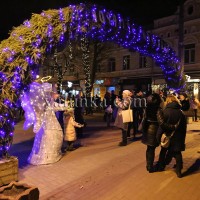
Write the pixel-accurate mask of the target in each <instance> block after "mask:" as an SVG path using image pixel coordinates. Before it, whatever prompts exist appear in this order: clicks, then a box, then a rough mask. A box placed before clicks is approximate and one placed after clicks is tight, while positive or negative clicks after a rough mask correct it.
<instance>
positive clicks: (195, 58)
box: [43, 0, 200, 97]
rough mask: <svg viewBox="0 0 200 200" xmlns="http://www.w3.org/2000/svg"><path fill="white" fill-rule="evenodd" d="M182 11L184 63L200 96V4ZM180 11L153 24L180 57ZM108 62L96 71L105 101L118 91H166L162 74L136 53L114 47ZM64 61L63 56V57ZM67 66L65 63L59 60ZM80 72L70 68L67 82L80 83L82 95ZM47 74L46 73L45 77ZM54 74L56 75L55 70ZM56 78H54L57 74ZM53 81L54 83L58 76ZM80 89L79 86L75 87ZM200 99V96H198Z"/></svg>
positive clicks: (197, 0) (193, 0)
mask: <svg viewBox="0 0 200 200" xmlns="http://www.w3.org/2000/svg"><path fill="white" fill-rule="evenodd" d="M183 7H184V9H183V11H184V12H183V16H184V17H183V19H182V20H183V27H184V28H183V36H184V37H183V44H182V45H183V57H184V58H183V60H184V65H183V67H184V72H185V74H186V76H187V78H188V79H187V80H188V89H189V90H190V92H191V93H195V94H198V88H199V85H200V81H199V79H200V12H199V10H200V0H187V1H186V2H185V3H184V6H183ZM179 27H180V17H179V8H178V9H177V11H176V12H175V13H174V14H173V15H171V16H167V17H164V18H160V19H157V20H154V25H153V28H152V29H151V30H149V32H150V33H153V34H155V35H158V36H159V37H160V38H162V39H163V40H164V41H165V42H167V43H168V44H169V45H170V46H171V47H172V48H173V49H174V50H175V51H176V52H177V55H178V47H179V41H180V40H179V37H180V29H179ZM112 47H113V48H111V49H110V50H109V52H108V53H107V56H106V58H105V59H104V60H103V61H102V62H101V63H100V64H99V67H98V69H96V76H95V82H94V85H93V86H94V89H93V95H96V94H98V95H99V96H101V97H103V95H104V94H105V92H106V91H108V90H110V91H111V90H115V91H116V93H117V94H118V93H120V91H122V90H124V89H130V90H142V91H145V92H147V91H152V90H153V91H156V90H164V89H166V88H167V85H166V82H165V80H164V77H163V73H162V70H161V68H160V67H159V66H157V65H156V64H155V62H154V60H152V58H150V57H145V56H143V55H141V54H140V53H138V52H137V51H131V50H128V49H124V48H122V47H119V46H118V45H117V44H112ZM61 57H62V56H61ZM60 60H61V64H60V65H62V66H65V63H62V62H65V61H64V59H62V58H61V59H60ZM77 66H79V67H78V68H77V67H75V68H72V69H70V68H68V69H67V73H65V76H64V77H63V78H64V80H70V81H72V82H73V81H77V80H78V81H79V82H80V87H78V88H79V90H80V91H84V72H83V70H81V69H80V65H77ZM49 70H50V68H49V69H48V72H47V70H46V69H45V67H44V68H43V76H44V75H47V74H49V73H50V72H49ZM44 72H45V73H44ZM51 73H54V71H53V70H52V71H51ZM54 75H55V74H54ZM53 77H55V78H53V79H52V81H55V80H54V79H56V76H53ZM76 87H77V85H76ZM198 95H199V94H198Z"/></svg>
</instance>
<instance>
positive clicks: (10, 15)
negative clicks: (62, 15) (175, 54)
mask: <svg viewBox="0 0 200 200" xmlns="http://www.w3.org/2000/svg"><path fill="white" fill-rule="evenodd" d="M179 1H181V0H89V1H84V0H82V1H80V0H74V1H73V0H70V1H68V0H5V1H1V3H0V40H3V39H6V38H8V33H9V31H10V30H11V29H12V27H17V26H19V25H20V24H22V23H23V21H24V20H26V19H30V18H31V14H32V13H38V14H40V13H41V12H42V10H48V9H59V8H62V7H67V6H68V5H69V4H76V3H80V2H82V3H86V2H90V3H93V4H94V3H95V4H98V5H100V6H104V7H105V8H107V9H109V10H112V11H116V12H117V13H120V14H122V15H123V16H124V17H126V16H127V17H130V18H132V19H134V21H135V22H136V23H137V24H139V25H147V24H150V23H152V22H153V19H156V18H160V17H165V16H168V15H171V14H174V12H175V11H176V10H177V5H178V4H179ZM130 2H131V3H130ZM1 4H2V5H1Z"/></svg>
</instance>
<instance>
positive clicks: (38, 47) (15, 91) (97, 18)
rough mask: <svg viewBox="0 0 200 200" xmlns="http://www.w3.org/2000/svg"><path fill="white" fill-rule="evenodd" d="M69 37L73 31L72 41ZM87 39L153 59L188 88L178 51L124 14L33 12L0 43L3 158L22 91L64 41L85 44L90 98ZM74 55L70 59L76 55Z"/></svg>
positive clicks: (175, 83) (89, 8) (172, 82)
mask: <svg viewBox="0 0 200 200" xmlns="http://www.w3.org/2000/svg"><path fill="white" fill-rule="evenodd" d="M65 33H69V36H68V38H65V35H66V34H65ZM88 38H91V39H93V40H97V41H100V42H106V41H111V42H115V43H117V44H119V45H120V46H122V47H124V48H128V49H131V50H135V51H138V52H139V53H141V54H142V55H144V56H149V57H152V58H153V59H154V60H155V62H156V64H158V65H159V66H160V67H161V69H162V70H163V75H164V78H165V80H166V82H167V84H168V85H169V87H170V88H173V89H175V90H180V89H182V88H184V87H185V80H184V74H183V73H182V72H181V73H180V74H179V72H178V69H179V66H180V60H179V58H178V57H177V56H176V53H175V51H174V50H173V49H172V48H170V46H169V45H168V44H167V43H165V42H164V41H163V40H162V39H161V38H159V37H158V36H156V35H152V34H150V33H147V32H145V31H144V30H143V28H142V27H141V26H137V25H136V24H134V23H133V22H132V21H131V20H130V19H124V18H123V17H122V16H121V15H120V14H116V13H114V12H112V11H108V10H106V9H104V8H101V7H98V6H96V5H85V4H79V5H76V6H75V5H71V6H69V7H67V8H63V9H59V10H48V11H43V12H42V13H41V14H33V15H32V18H31V19H30V21H28V20H26V21H25V22H24V23H23V24H22V25H20V26H19V27H17V28H14V29H13V30H12V32H11V34H10V37H9V38H8V39H7V40H4V41H2V42H1V44H0V67H1V72H0V92H1V95H0V151H1V152H2V155H3V157H7V153H8V150H9V148H10V145H11V144H12V136H13V131H14V124H15V123H14V110H15V106H16V101H17V99H19V96H20V94H21V93H22V92H23V91H28V90H30V89H29V84H30V83H31V82H33V81H34V80H35V79H36V75H37V74H38V71H39V67H40V64H41V63H42V62H43V60H44V58H45V56H46V54H47V53H51V52H52V49H53V48H56V46H57V45H59V44H61V43H62V42H64V40H65V39H67V40H69V39H70V40H79V41H81V49H82V52H83V55H82V59H83V68H84V72H85V76H86V90H87V91H86V95H87V96H88V97H89V96H90V91H91V88H92V85H91V77H90V69H89V67H90V64H89V54H88V53H89V50H88V49H89V48H88ZM69 48H71V47H70V44H69ZM70 57H71V58H70V59H72V54H71V55H70ZM70 59H69V61H71V60H70ZM69 65H70V64H69ZM54 70H56V68H55V69H54ZM56 72H57V75H58V79H59V82H60V81H61V79H62V73H59V71H58V69H57V71H56ZM60 75H61V76H60Z"/></svg>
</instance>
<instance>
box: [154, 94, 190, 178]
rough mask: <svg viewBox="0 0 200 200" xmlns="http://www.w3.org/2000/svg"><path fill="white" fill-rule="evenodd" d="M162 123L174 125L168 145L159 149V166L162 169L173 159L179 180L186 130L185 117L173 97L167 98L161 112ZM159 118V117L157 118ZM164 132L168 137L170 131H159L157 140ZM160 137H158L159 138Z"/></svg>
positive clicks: (178, 102) (178, 103)
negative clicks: (162, 116)
mask: <svg viewBox="0 0 200 200" xmlns="http://www.w3.org/2000/svg"><path fill="white" fill-rule="evenodd" d="M163 115H164V122H165V123H168V124H172V125H176V126H177V127H175V130H174V134H173V136H172V137H171V138H170V145H169V147H168V148H163V147H161V151H160V155H159V160H158V163H159V166H160V167H163V170H164V167H165V165H166V164H169V163H170V162H171V160H172V158H173V157H174V158H175V160H176V174H177V177H179V178H181V177H182V173H181V170H182V168H183V158H182V153H181V151H184V150H185V137H186V129H187V121H186V117H185V115H184V114H183V112H182V111H181V103H180V101H179V100H178V98H177V97H176V96H174V95H169V96H167V99H166V107H165V109H164V110H163ZM158 118H159V117H158ZM164 131H165V132H166V134H167V135H168V136H170V135H171V133H172V131H171V130H169V129H163V128H161V129H159V131H158V133H157V134H158V138H161V136H162V133H163V132H164ZM159 135H160V136H159Z"/></svg>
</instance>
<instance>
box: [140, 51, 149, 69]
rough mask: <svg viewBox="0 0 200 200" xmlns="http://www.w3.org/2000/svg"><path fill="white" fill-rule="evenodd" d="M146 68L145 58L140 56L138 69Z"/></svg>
mask: <svg viewBox="0 0 200 200" xmlns="http://www.w3.org/2000/svg"><path fill="white" fill-rule="evenodd" d="M146 67H147V57H145V56H143V55H141V54H140V60H139V68H146Z"/></svg>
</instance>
